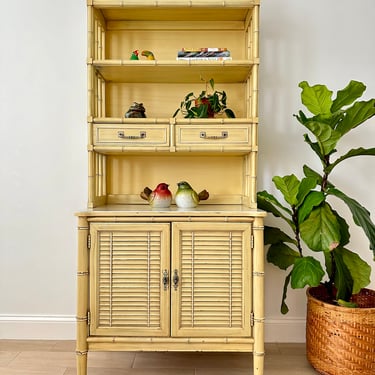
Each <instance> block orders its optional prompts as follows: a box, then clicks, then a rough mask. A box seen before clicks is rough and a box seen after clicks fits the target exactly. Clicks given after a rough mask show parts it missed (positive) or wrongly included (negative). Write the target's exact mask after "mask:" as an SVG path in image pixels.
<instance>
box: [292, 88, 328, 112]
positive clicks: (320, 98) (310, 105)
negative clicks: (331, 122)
mask: <svg viewBox="0 0 375 375" xmlns="http://www.w3.org/2000/svg"><path fill="white" fill-rule="evenodd" d="M299 87H300V88H301V89H302V92H301V100H302V103H303V104H304V105H305V106H306V108H307V109H308V110H309V111H310V112H311V113H312V114H314V115H317V114H320V113H330V111H331V106H332V91H330V90H328V89H327V87H326V86H324V85H315V86H311V87H310V86H309V84H308V83H307V82H306V81H303V82H301V83H300V84H299Z"/></svg>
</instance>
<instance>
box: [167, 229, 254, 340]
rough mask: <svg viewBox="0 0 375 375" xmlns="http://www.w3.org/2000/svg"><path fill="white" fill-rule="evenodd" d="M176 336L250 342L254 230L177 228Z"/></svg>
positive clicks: (174, 257)
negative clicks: (246, 338)
mask: <svg viewBox="0 0 375 375" xmlns="http://www.w3.org/2000/svg"><path fill="white" fill-rule="evenodd" d="M172 233H173V237H172V238H173V245H172V249H173V250H172V251H173V255H172V268H171V273H172V275H171V277H172V287H171V298H172V336H185V337H190V336H193V337H250V336H251V327H250V326H251V325H250V314H251V309H252V307H251V288H250V285H251V244H250V241H251V224H250V223H173V226H172Z"/></svg>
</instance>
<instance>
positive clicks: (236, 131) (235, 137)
mask: <svg viewBox="0 0 375 375" xmlns="http://www.w3.org/2000/svg"><path fill="white" fill-rule="evenodd" d="M179 146H180V147H184V146H198V147H200V146H218V147H231V148H236V147H239V148H242V147H250V146H251V125H249V124H235V125H234V124H227V125H212V126H211V125H206V124H205V125H192V124H189V125H177V126H176V147H177V148H178V147H179Z"/></svg>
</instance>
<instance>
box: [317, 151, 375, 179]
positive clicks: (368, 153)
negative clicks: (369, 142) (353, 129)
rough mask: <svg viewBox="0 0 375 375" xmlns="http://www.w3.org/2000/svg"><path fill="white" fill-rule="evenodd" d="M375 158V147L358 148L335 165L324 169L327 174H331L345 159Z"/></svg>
mask: <svg viewBox="0 0 375 375" xmlns="http://www.w3.org/2000/svg"><path fill="white" fill-rule="evenodd" d="M361 155H364V156H375V147H374V148H363V147H360V148H356V149H352V150H350V151H348V152H347V153H346V154H345V155H342V156H341V157H340V158H338V159H336V160H335V162H334V163H332V164H330V165H329V166H328V167H326V168H325V169H324V171H325V172H326V173H331V171H332V169H333V168H335V167H336V165H337V164H339V163H341V162H342V161H344V160H345V159H349V158H353V157H355V156H361Z"/></svg>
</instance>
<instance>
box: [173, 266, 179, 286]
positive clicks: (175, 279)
mask: <svg viewBox="0 0 375 375" xmlns="http://www.w3.org/2000/svg"><path fill="white" fill-rule="evenodd" d="M179 280H180V278H179V277H178V271H177V270H174V272H173V288H174V290H177V288H178V282H179Z"/></svg>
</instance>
